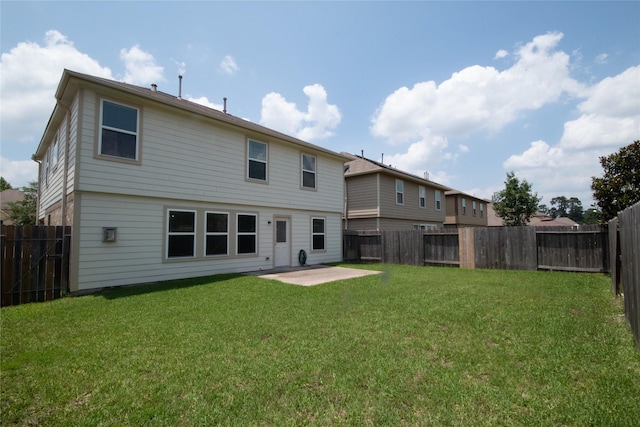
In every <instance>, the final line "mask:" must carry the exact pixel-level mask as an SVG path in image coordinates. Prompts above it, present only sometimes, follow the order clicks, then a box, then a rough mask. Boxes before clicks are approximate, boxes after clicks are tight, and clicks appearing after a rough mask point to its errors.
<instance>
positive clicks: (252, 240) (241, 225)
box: [236, 214, 258, 254]
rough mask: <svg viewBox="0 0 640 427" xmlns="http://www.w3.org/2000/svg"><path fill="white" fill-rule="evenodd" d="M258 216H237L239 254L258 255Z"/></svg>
mask: <svg viewBox="0 0 640 427" xmlns="http://www.w3.org/2000/svg"><path fill="white" fill-rule="evenodd" d="M257 225H258V216H257V215H255V214H238V216H237V246H236V247H237V252H238V254H255V253H257V241H258V232H257V230H258V228H257Z"/></svg>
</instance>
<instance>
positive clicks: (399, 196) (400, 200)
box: [396, 179, 404, 205]
mask: <svg viewBox="0 0 640 427" xmlns="http://www.w3.org/2000/svg"><path fill="white" fill-rule="evenodd" d="M403 204H404V181H402V180H401V179H396V205H403Z"/></svg>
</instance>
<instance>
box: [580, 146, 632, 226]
mask: <svg viewBox="0 0 640 427" xmlns="http://www.w3.org/2000/svg"><path fill="white" fill-rule="evenodd" d="M600 164H601V165H602V169H604V175H603V176H602V178H596V177H591V189H592V190H593V198H594V200H595V201H596V203H597V204H598V206H599V207H600V209H601V210H602V219H603V220H604V221H609V220H610V219H612V218H614V217H615V216H616V215H617V214H618V212H620V211H621V210H623V209H625V208H627V207H629V206H631V205H633V204H634V203H636V202H638V201H640V141H634V142H633V143H632V144H630V145H627V146H626V147H622V148H621V149H620V150H619V151H618V152H617V153H613V154H611V155H609V156H602V157H600Z"/></svg>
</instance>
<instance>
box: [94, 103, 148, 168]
mask: <svg viewBox="0 0 640 427" xmlns="http://www.w3.org/2000/svg"><path fill="white" fill-rule="evenodd" d="M138 145H139V144H138V109H137V108H133V107H128V106H126V105H122V104H117V103H115V102H111V101H107V100H104V99H103V100H102V112H101V116H100V151H99V152H100V154H103V155H106V156H114V157H121V158H124V159H130V160H137V159H138Z"/></svg>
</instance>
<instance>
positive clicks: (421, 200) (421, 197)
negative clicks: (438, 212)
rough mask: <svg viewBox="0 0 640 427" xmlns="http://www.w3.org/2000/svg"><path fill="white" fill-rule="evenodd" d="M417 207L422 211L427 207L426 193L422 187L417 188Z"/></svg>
mask: <svg viewBox="0 0 640 427" xmlns="http://www.w3.org/2000/svg"><path fill="white" fill-rule="evenodd" d="M418 206H419V207H420V208H422V209H425V208H426V207H427V191H426V189H425V188H424V185H421V186H419V187H418Z"/></svg>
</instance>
